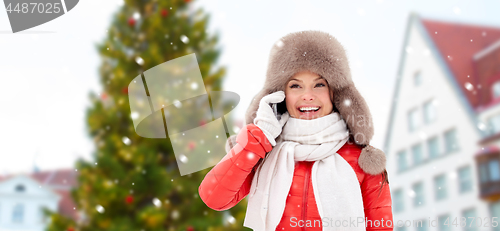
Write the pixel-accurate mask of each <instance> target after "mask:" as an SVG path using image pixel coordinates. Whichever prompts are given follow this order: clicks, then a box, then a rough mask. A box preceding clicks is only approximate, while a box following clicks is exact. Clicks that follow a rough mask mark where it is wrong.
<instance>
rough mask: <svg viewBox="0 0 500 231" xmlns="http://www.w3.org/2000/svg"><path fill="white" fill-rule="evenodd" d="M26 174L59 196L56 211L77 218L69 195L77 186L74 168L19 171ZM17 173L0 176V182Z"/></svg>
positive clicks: (76, 174)
mask: <svg viewBox="0 0 500 231" xmlns="http://www.w3.org/2000/svg"><path fill="white" fill-rule="evenodd" d="M21 174H22V175H26V176H28V177H30V178H32V179H34V180H35V181H37V182H39V183H40V185H42V186H45V187H47V188H49V189H50V190H52V191H53V192H55V193H57V194H59V195H60V196H61V200H60V201H59V204H58V212H59V213H60V214H62V215H64V216H67V217H70V218H72V219H73V220H77V219H78V218H79V217H78V213H77V210H76V209H73V208H75V203H74V202H73V198H72V197H71V195H70V194H71V189H72V188H74V187H76V186H77V183H78V182H77V176H78V172H76V171H75V170H74V169H57V170H50V171H40V172H33V173H28V174H26V173H21ZM18 175H19V174H10V175H6V176H0V182H2V181H5V180H8V179H10V178H12V177H16V176H18Z"/></svg>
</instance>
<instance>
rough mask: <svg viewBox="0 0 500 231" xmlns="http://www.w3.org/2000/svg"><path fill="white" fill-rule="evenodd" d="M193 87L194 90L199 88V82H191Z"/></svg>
mask: <svg viewBox="0 0 500 231" xmlns="http://www.w3.org/2000/svg"><path fill="white" fill-rule="evenodd" d="M191 89H193V90H196V89H198V84H197V83H195V82H193V83H191Z"/></svg>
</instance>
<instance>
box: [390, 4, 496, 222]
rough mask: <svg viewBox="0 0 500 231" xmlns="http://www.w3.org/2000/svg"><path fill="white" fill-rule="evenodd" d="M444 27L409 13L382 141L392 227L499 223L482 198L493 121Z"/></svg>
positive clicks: (488, 204)
mask: <svg viewBox="0 0 500 231" xmlns="http://www.w3.org/2000/svg"><path fill="white" fill-rule="evenodd" d="M440 28H446V26H440ZM433 32H434V35H433V36H431V33H433ZM440 32H444V30H442V31H437V30H436V31H432V30H430V29H429V27H426V26H425V25H424V24H423V22H422V19H421V18H420V17H419V16H418V15H417V14H415V13H412V14H411V15H410V17H409V20H408V24H407V28H406V32H405V33H406V34H405V40H404V42H403V48H402V51H401V58H400V64H399V69H398V73H397V80H396V81H397V82H396V85H395V91H394V97H393V102H392V107H391V111H390V118H389V123H388V124H389V125H388V126H389V127H388V129H387V134H386V140H385V147H384V151H385V152H386V155H387V172H388V176H389V184H390V188H391V196H392V201H393V218H394V227H395V228H394V230H496V229H493V227H491V226H492V224H495V222H497V225H499V226H500V224H498V223H500V220H499V219H498V218H492V216H491V214H492V211H491V203H489V202H488V201H485V200H482V199H481V198H480V197H479V194H480V188H479V187H478V186H479V184H478V179H479V176H478V172H479V171H478V169H477V166H476V162H475V155H474V154H475V153H477V152H478V150H479V149H480V146H481V145H479V144H478V142H479V141H480V140H482V139H483V138H484V137H485V135H486V132H485V130H486V129H487V126H486V124H485V123H484V122H483V121H484V120H482V119H481V118H480V117H479V116H478V114H477V113H476V109H475V108H474V107H473V105H471V103H470V102H469V98H468V96H469V95H476V94H477V93H476V90H478V89H477V88H474V86H476V87H477V86H478V85H474V84H475V82H474V81H472V80H470V81H469V80H467V79H465V78H470V76H466V77H465V78H464V79H460V80H457V79H458V78H457V76H456V75H457V74H456V73H457V71H456V69H453V67H451V66H450V63H451V64H452V65H455V64H453V62H454V59H455V60H457V62H458V61H459V60H458V58H457V57H456V56H455V55H457V54H453V55H448V54H443V50H446V49H440V47H438V46H443V45H442V44H438V43H436V41H435V40H436V36H438V35H439V33H440ZM463 39H467V37H465V36H464V38H463ZM469 39H470V38H469ZM457 49H460V47H457ZM447 59H448V60H447ZM457 65H459V64H457ZM462 77H463V76H462ZM468 81H469V82H468ZM463 83H465V84H463ZM469 84H470V86H469ZM479 88H480V85H479ZM466 91H470V92H466ZM464 92H465V93H464ZM499 215H500V214H499ZM479 219H480V220H479ZM492 222H493V223H492ZM486 223H488V224H486ZM474 225H475V226H477V227H474ZM398 226H402V227H398ZM464 226H467V227H464ZM469 226H471V227H469Z"/></svg>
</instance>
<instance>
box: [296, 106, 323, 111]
mask: <svg viewBox="0 0 500 231" xmlns="http://www.w3.org/2000/svg"><path fill="white" fill-rule="evenodd" d="M318 108H319V107H301V108H299V110H300V111H310V110H314V111H315V110H317V109H318Z"/></svg>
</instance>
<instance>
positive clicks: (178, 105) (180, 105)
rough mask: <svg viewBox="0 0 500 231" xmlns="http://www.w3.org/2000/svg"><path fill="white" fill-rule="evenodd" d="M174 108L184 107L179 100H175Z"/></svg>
mask: <svg viewBox="0 0 500 231" xmlns="http://www.w3.org/2000/svg"><path fill="white" fill-rule="evenodd" d="M174 106H175V107H176V108H180V107H182V103H181V102H180V101H179V100H177V99H176V100H174Z"/></svg>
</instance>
